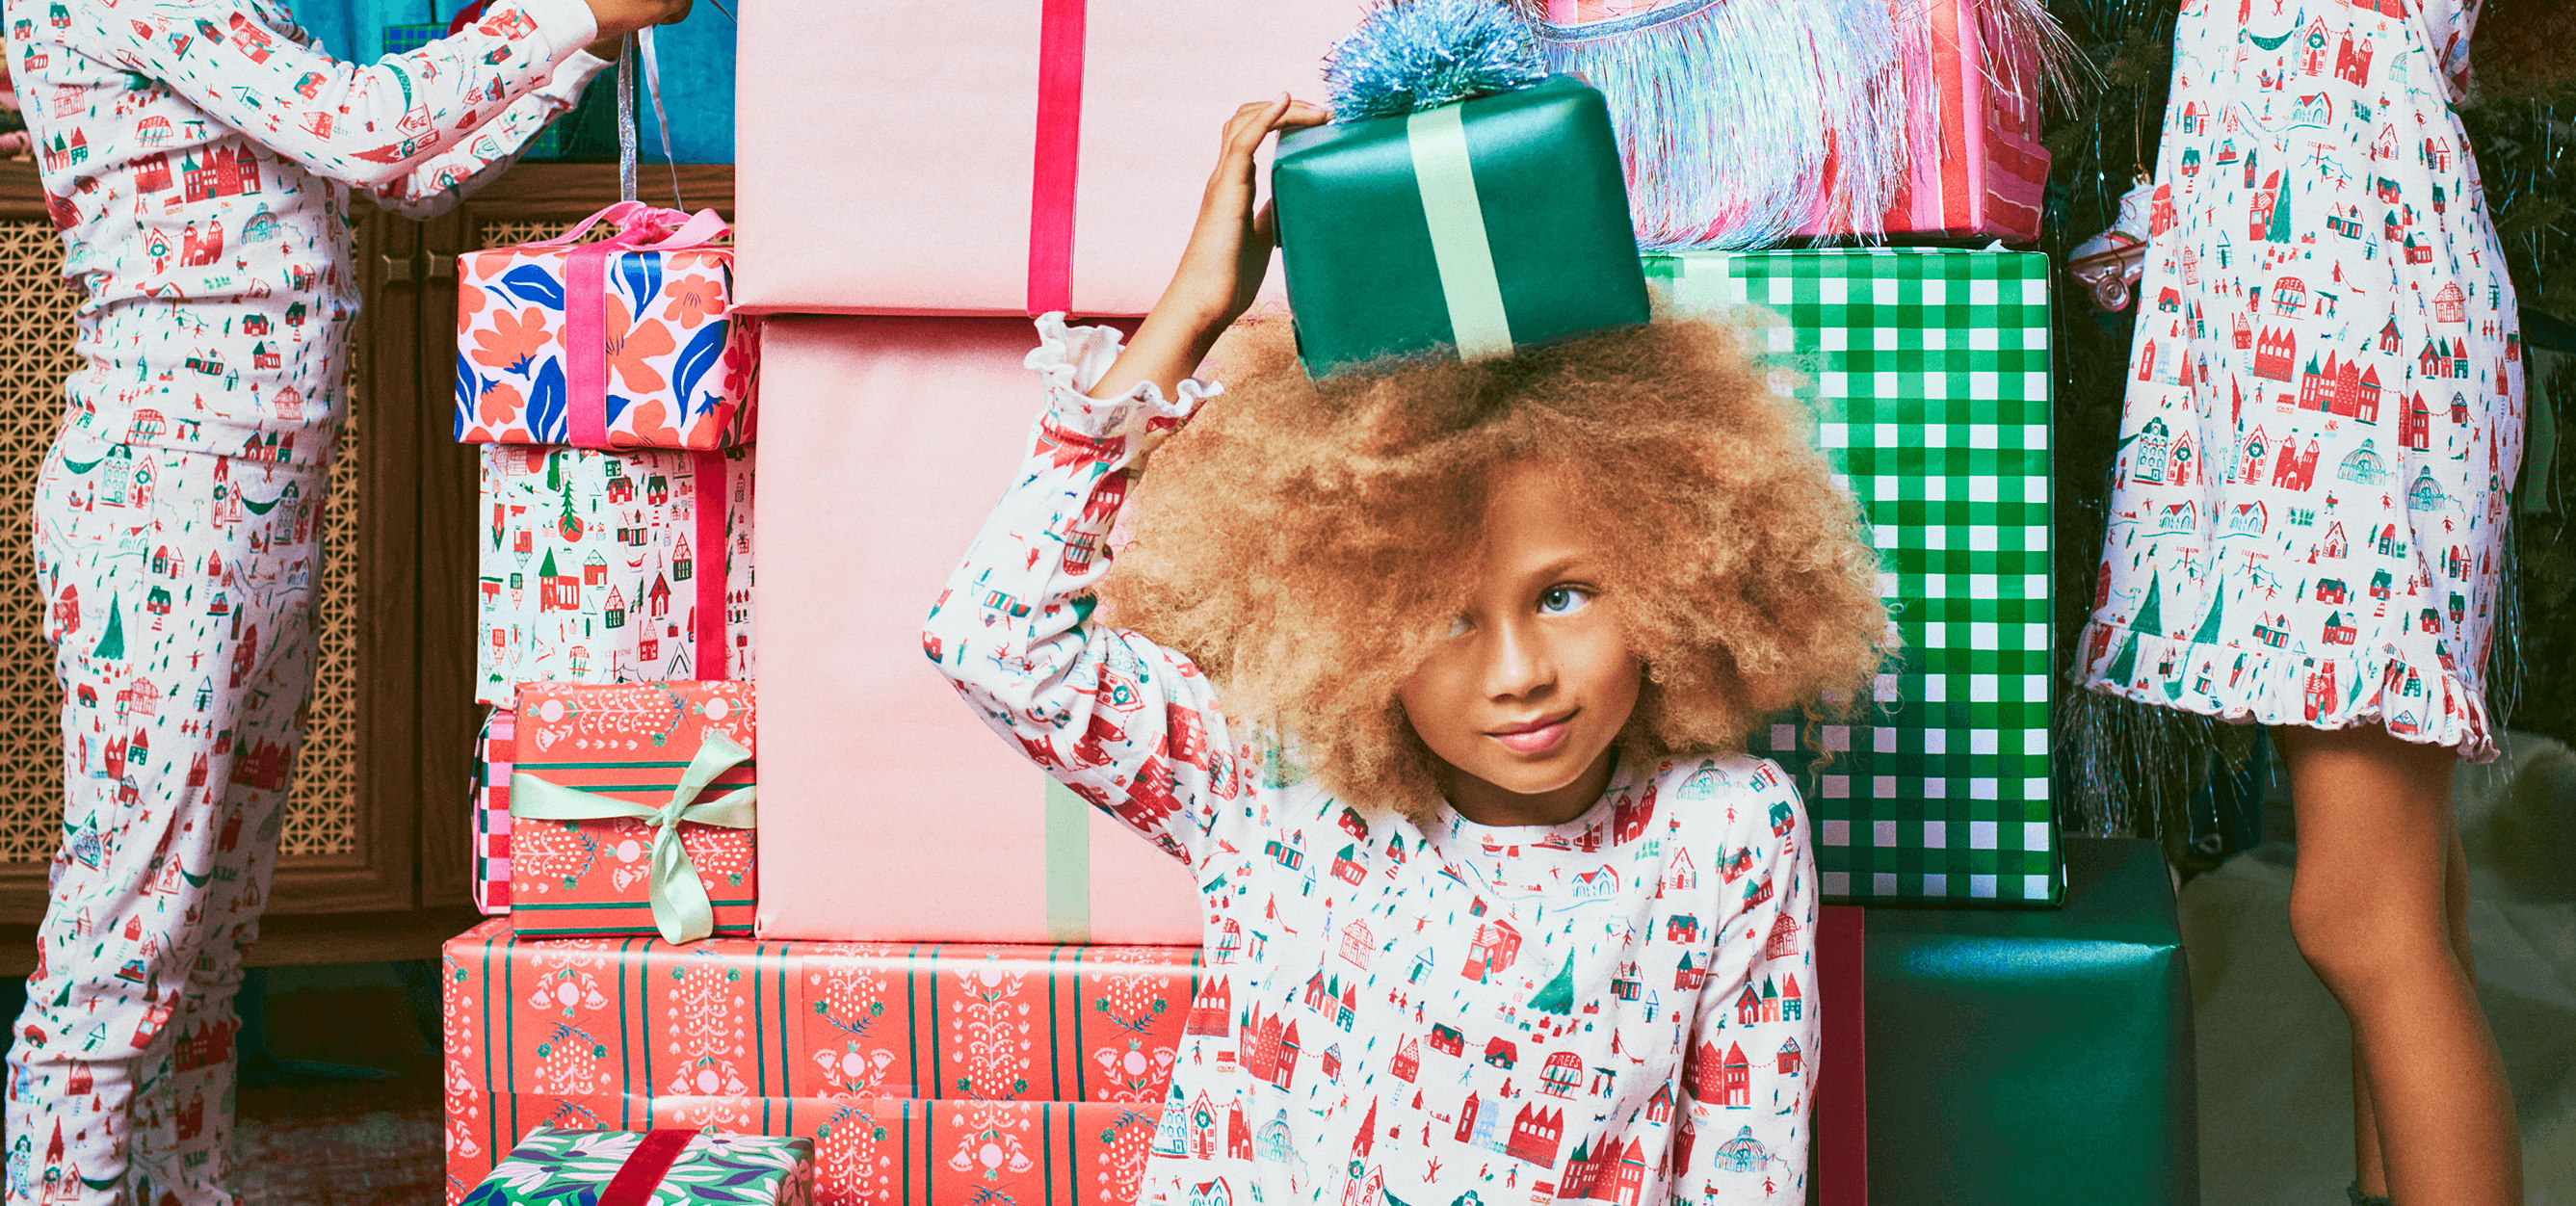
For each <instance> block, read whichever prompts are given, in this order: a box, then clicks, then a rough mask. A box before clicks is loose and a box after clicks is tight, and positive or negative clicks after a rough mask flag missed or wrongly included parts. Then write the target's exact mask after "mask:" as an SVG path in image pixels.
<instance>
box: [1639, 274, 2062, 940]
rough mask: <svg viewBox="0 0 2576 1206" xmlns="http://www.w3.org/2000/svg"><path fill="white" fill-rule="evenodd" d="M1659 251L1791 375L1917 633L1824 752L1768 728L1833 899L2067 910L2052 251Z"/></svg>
mask: <svg viewBox="0 0 2576 1206" xmlns="http://www.w3.org/2000/svg"><path fill="white" fill-rule="evenodd" d="M1645 263H1646V275H1647V277H1648V279H1649V281H1650V285H1651V288H1652V290H1653V291H1654V292H1655V293H1656V294H1657V295H1658V302H1659V303H1660V304H1662V305H1665V306H1668V307H1669V308H1670V310H1671V311H1672V312H1673V313H1676V314H1689V315H1704V316H1708V317H1713V318H1719V319H1721V320H1726V321H1734V322H1743V323H1749V324H1750V325H1751V330H1752V338H1753V339H1754V341H1755V350H1756V352H1757V354H1759V355H1761V356H1763V357H1765V358H1766V359H1769V360H1770V361H1772V362H1773V363H1774V364H1775V365H1777V366H1778V367H1781V368H1784V369H1788V370H1791V372H1790V375H1789V378H1788V379H1789V380H1794V381H1795V385H1794V388H1795V389H1796V390H1797V392H1798V393H1799V394H1800V395H1801V396H1803V397H1805V398H1807V399H1808V400H1809V401H1810V402H1811V403H1812V405H1813V406H1814V408H1815V411H1816V418H1817V433H1816V434H1817V443H1818V444H1819V445H1821V447H1822V449H1823V451H1824V454H1825V457H1826V459H1827V460H1828V461H1829V462H1831V463H1832V465H1833V469H1834V473H1835V476H1836V479H1837V480H1838V481H1840V482H1842V483H1843V484H1844V485H1845V486H1846V487H1847V488H1848V489H1850V490H1851V491H1852V492H1853V493H1854V494H1855V495H1856V496H1857V498H1858V499H1859V502H1860V507H1861V513H1862V517H1863V518H1864V519H1865V520H1866V521H1867V523H1868V524H1869V527H1870V536H1871V539H1872V541H1873V542H1874V543H1875V545H1876V547H1877V552H1878V557H1879V569H1880V574H1879V587H1880V594H1881V595H1882V596H1884V597H1885V598H1886V600H1887V603H1888V610H1889V612H1890V619H1891V620H1892V621H1893V623H1894V624H1895V626H1896V630H1897V634H1898V635H1899V636H1901V637H1902V639H1903V642H1904V643H1903V647H1902V649H1901V650H1899V651H1898V652H1897V653H1896V655H1895V656H1894V658H1892V659H1891V662H1890V664H1889V665H1888V666H1887V667H1885V669H1884V670H1883V672H1882V673H1881V674H1880V676H1879V678H1878V680H1877V683H1876V686H1875V689H1874V692H1873V694H1874V696H1875V698H1874V699H1873V700H1872V701H1870V704H1871V706H1870V707H1869V708H1868V709H1866V710H1864V711H1863V712H1861V713H1860V714H1858V715H1856V716H1855V717H1853V719H1852V722H1851V723H1849V724H1832V725H1823V726H1818V731H1817V733H1816V739H1817V741H1818V742H1819V744H1820V746H1821V748H1811V747H1810V746H1808V745H1807V744H1806V733H1805V729H1804V726H1802V725H1800V724H1799V723H1797V718H1795V717H1787V718H1783V719H1782V721H1781V722H1780V723H1778V724H1775V725H1773V726H1771V731H1770V732H1769V733H1768V734H1767V735H1765V734H1757V735H1756V737H1755V739H1754V742H1753V745H1754V749H1755V752H1757V753H1760V752H1767V753H1770V754H1771V755H1772V756H1773V757H1776V758H1778V759H1779V761H1780V763H1781V764H1782V766H1784V767H1785V768H1787V769H1789V770H1791V771H1793V772H1796V773H1797V774H1798V775H1799V776H1800V784H1799V785H1800V788H1801V789H1802V790H1803V792H1804V793H1805V796H1806V801H1807V812H1808V816H1809V818H1810V819H1811V821H1812V822H1813V824H1814V827H1815V832H1816V867H1817V872H1818V879H1819V886H1820V887H1821V888H1822V890H1823V893H1824V895H1825V897H1826V898H1827V899H1828V900H1832V901H1836V902H1848V903H1861V904H1878V903H1888V902H1898V901H1903V902H1916V903H1953V904H1967V905H1985V906H1998V905H2042V906H2045V905H2054V904H2056V903H2057V902H2058V901H2059V900H2060V899H2061V894H2062V892H2063V888H2064V874H2063V868H2064V863H2063V858H2062V855H2061V853H2060V851H2059V849H2058V840H2057V825H2056V818H2055V812H2054V808H2053V805H2052V803H2051V800H2050V792H2049V748H2048V718H2049V708H2050V703H2051V700H2052V698H2053V693H2054V690H2055V679H2054V676H2053V675H2052V674H2051V673H2050V662H2049V657H2050V633H2051V627H2052V625H2051V615H2052V612H2051V610H2050V607H2051V595H2050V590H2051V587H2050V577H2051V569H2052V566H2051V554H2050V551H2049V533H2050V530H2051V529H2050V523H2051V513H2050V499H2051V493H2050V480H2049V479H2050V470H2051V460H2050V458H2051V452H2050V448H2051V444H2052V441H2051V439H2050V398H2049V361H2048V357H2049V309H2048V307H2049V294H2048V280H2049V274H2048V257H2046V256H2044V255H2039V254H2036V253H2024V252H1999V251H1954V250H1942V249H1914V248H1905V249H1817V250H1805V251H1763V252H1684V253H1680V254H1675V255H1655V256H1649V257H1647V258H1646V261H1645ZM1766 737H1767V742H1766V740H1765V738H1766ZM1766 746H1767V748H1766ZM1819 755H1823V756H1825V757H1826V758H1828V759H1829V761H1828V762H1826V764H1825V765H1824V766H1823V767H1822V768H1821V769H1816V768H1815V767H1814V763H1815V760H1816V758H1817V757H1818V756H1819Z"/></svg>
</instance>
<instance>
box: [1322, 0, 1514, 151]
mask: <svg viewBox="0 0 2576 1206" xmlns="http://www.w3.org/2000/svg"><path fill="white" fill-rule="evenodd" d="M1546 77H1547V68H1546V67H1545V65H1543V64H1542V63H1541V62H1540V61H1539V53H1538V42H1537V39H1536V38H1535V37H1534V36H1533V35H1532V33H1531V31H1530V27H1529V23H1528V22H1526V21H1524V20H1522V19H1521V18H1520V16H1519V15H1518V14H1515V13H1513V12H1512V11H1510V10H1509V9H1507V8H1505V7H1504V6H1503V4H1502V3H1500V0H1379V4H1378V6H1377V7H1376V8H1374V9H1371V10H1370V11H1369V14H1368V16H1367V17H1365V18H1363V19H1361V21H1360V26H1359V28H1358V29H1355V30H1353V31H1351V36H1349V37H1347V38H1344V39H1342V40H1341V42H1340V43H1339V44H1337V45H1335V46H1334V47H1333V51H1332V54H1331V55H1330V56H1329V57H1328V58H1327V59H1326V60H1325V63H1324V82H1325V84H1326V85H1327V86H1329V87H1330V88H1331V89H1332V104H1333V120H1335V121H1359V120H1362V119H1365V118H1371V117H1393V116H1396V115H1398V114H1404V113H1416V112H1420V111H1421V110H1424V109H1429V108H1432V107H1434V106H1438V105H1445V104H1448V103H1450V102H1451V101H1460V100H1465V99H1467V98H1469V97H1473V96H1484V95H1487V94H1489V93H1494V92H1508V91H1510V90H1512V89H1514V88H1526V87H1528V86H1529V85H1531V84H1535V83H1537V82H1539V81H1540V80H1542V79H1545V78H1546Z"/></svg>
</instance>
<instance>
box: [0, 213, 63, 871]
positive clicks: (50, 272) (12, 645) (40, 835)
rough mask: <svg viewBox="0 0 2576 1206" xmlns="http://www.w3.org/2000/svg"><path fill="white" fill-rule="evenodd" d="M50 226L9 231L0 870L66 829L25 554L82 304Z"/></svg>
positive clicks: (57, 739) (3, 326) (0, 476)
mask: <svg viewBox="0 0 2576 1206" xmlns="http://www.w3.org/2000/svg"><path fill="white" fill-rule="evenodd" d="M62 263H63V243H62V239H61V237H60V236H58V235H56V234H55V233H54V228H53V225H52V224H51V223H47V222H0V515H5V516H6V517H7V518H6V519H5V520H0V522H5V523H6V524H7V525H8V528H7V536H6V539H0V861H8V862H39V863H40V862H45V861H48V860H50V859H52V858H53V856H54V848H55V847H56V846H57V845H58V844H60V842H61V838H62V823H63V735H62V734H63V729H62V723H63V722H62V702H63V692H62V688H61V686H60V685H58V684H57V683H56V682H55V681H54V654H53V648H52V646H49V645H47V644H45V633H44V616H45V602H44V596H43V593H42V592H41V591H39V590H37V589H36V574H35V561H34V557H33V555H32V554H31V553H30V552H29V550H28V547H27V541H28V528H27V515H28V507H29V506H30V504H31V503H32V501H33V500H34V498H35V494H36V470H37V468H38V467H39V466H41V465H43V464H44V461H45V451H46V450H47V449H48V448H51V447H52V446H53V442H54V432H55V431H56V430H57V429H58V428H60V427H61V426H62V421H63V378H65V377H68V376H70V375H71V371H72V366H73V365H75V364H77V363H78V358H77V357H75V356H74V355H73V354H72V293H71V291H70V290H69V289H66V288H64V287H63V277H62Z"/></svg>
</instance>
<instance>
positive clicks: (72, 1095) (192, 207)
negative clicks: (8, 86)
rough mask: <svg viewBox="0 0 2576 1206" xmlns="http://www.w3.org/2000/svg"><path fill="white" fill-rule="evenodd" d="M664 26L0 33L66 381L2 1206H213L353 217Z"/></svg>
mask: <svg viewBox="0 0 2576 1206" xmlns="http://www.w3.org/2000/svg"><path fill="white" fill-rule="evenodd" d="M687 8H688V4H687V0H513V2H511V3H508V4H504V5H500V6H496V7H494V8H492V9H491V10H490V11H488V12H487V13H486V14H484V16H483V19H482V20H481V21H480V22H479V23H478V24H476V25H474V26H472V27H471V28H468V29H465V30H463V31H461V32H459V33H457V34H456V35H454V36H451V37H448V38H446V39H443V40H441V41H438V42H435V43H432V44H430V45H428V46H425V47H422V48H421V49H419V50H417V51H413V52H411V53H408V54H404V55H400V56H394V57H389V58H387V59H385V60H383V61H382V62H379V63H377V64H375V65H373V66H368V67H358V66H352V65H349V64H344V63H340V62H336V61H334V60H332V59H330V58H329V57H328V56H326V55H323V54H321V53H320V52H319V51H318V50H317V49H315V48H313V47H311V46H309V45H308V42H309V41H310V39H309V38H308V37H307V36H306V35H305V34H304V33H303V31H302V30H300V29H298V28H297V27H296V26H295V24H294V23H293V21H292V20H291V19H290V17H289V16H288V15H287V13H286V12H285V10H284V8H283V7H282V5H280V4H279V3H276V2H275V0H124V2H123V3H121V4H120V3H110V2H108V0H59V2H56V0H48V2H45V3H38V2H37V0H5V4H0V12H5V17H6V21H7V31H8V44H9V50H10V54H11V56H12V62H11V66H12V67H13V68H14V69H15V75H16V80H17V83H18V88H19V95H20V98H21V100H22V102H23V103H24V106H25V112H26V116H27V120H28V124H29V128H30V130H31V131H32V132H33V133H34V134H35V137H36V141H37V142H38V143H39V144H40V145H41V147H42V148H43V151H42V153H41V165H40V167H41V171H42V173H43V178H44V183H45V191H46V201H47V207H48V210H49V212H50V213H51V215H52V217H53V220H54V223H55V225H57V226H58V227H60V228H61V229H62V231H63V241H64V248H65V251H64V264H63V271H64V274H65V275H66V276H67V277H70V278H71V279H72V280H73V281H75V282H77V283H78V284H79V286H80V287H81V289H82V294H83V297H82V302H81V305H80V308H79V312H78V327H79V334H78V338H79V350H80V353H81V356H82V360H83V364H82V366H81V368H80V369H79V370H78V371H76V372H75V373H73V375H72V377H71V379H70V381H69V382H68V383H67V386H66V391H65V392H66V394H67V395H68V397H67V409H68V411H69V415H68V421H67V423H66V426H65V429H64V431H63V433H62V435H61V436H60V438H59V439H58V440H57V441H56V443H55V445H54V448H53V450H52V452H51V454H50V455H49V456H48V457H47V458H46V461H45V464H44V468H43V470H42V472H41V474H40V476H39V479H38V485H37V490H36V501H35V541H34V543H35V556H36V568H37V580H38V582H39V583H40V584H41V587H42V589H43V590H44V591H45V596H46V599H47V604H48V607H47V613H46V630H45V631H46V636H47V637H48V638H49V639H51V640H52V641H53V642H54V645H55V658H56V661H55V666H56V673H57V674H58V676H59V677H60V678H61V680H62V685H63V692H64V707H63V741H64V763H65V765H64V779H65V782H64V817H63V821H64V836H63V845H62V849H61V851H60V852H59V853H58V854H57V855H56V856H55V859H54V864H53V873H52V892H51V901H50V903H49V906H48V909H47V913H46V917H45V922H44V926H43V929H42V930H41V932H40V934H39V937H38V943H37V955H36V957H37V965H36V973H35V975H34V976H33V977H32V978H31V979H30V980H29V981H28V985H27V990H28V995H27V1008H26V1012H25V1014H24V1015H23V1016H22V1017H21V1018H19V1020H18V1025H17V1028H16V1031H15V1032H14V1034H13V1036H12V1037H13V1039H14V1042H13V1045H12V1046H11V1049H10V1052H9V1079H8V1132H7V1133H8V1156H7V1173H6V1182H7V1184H6V1190H7V1200H8V1201H9V1202H11V1203H19V1202H35V1201H42V1202H47V1203H53V1202H79V1203H90V1202H96V1203H111V1202H112V1203H137V1204H144V1206H165V1204H170V1206H175V1204H178V1203H224V1202H229V1201H231V1200H232V1199H231V1195H230V1193H229V1192H228V1191H227V1190H226V1189H225V1188H224V1183H225V1180H226V1173H227V1163H228V1160H227V1154H226V1148H227V1146H228V1143H229V1140H230V1131H231V1113H232V1064H231V1057H232V1033H233V1029H234V1026H235V1020H234V1017H233V1013H232V996H233V992H234V989H235V988H236V987H237V986H238V985H239V984H240V982H241V951H242V949H243V948H244V947H246V946H247V945H249V944H250V943H251V942H252V941H253V940H254V939H256V937H257V935H258V920H259V913H260V909H261V906H262V904H263V902H264V901H265V898H266V895H267V891H268V877H269V872H270V870H271V868H272V866H273V865H274V863H275V861H276V842H277V833H278V828H279V821H280V817H279V812H278V809H279V806H280V804H281V803H282V802H283V800H284V798H285V795H286V786H287V780H288V776H289V774H290V772H291V770H292V768H293V766H294V763H295V753H296V747H297V743H298V741H299V739H300V737H301V735H302V726H301V725H300V724H299V723H298V719H297V711H298V710H299V709H300V708H301V707H302V706H303V704H304V697H305V691H306V689H307V688H308V687H309V686H310V685H311V682H312V677H313V655H314V647H313V631H312V620H311V604H312V587H313V580H314V577H315V574H316V571H317V569H318V567H319V562H320V549H319V546H318V544H317V541H316V529H317V528H318V527H319V522H320V516H321V511H322V495H323V488H324V485H325V481H326V479H325V472H326V470H327V467H328V465H329V463H330V458H331V452H332V445H333V443H334V441H335V438H336V436H337V434H338V428H339V409H340V404H341V398H342V388H343V381H344V378H345V376H346V374H347V365H348V360H347V356H346V351H347V344H348V324H349V322H350V320H351V319H352V318H353V317H354V316H355V314H356V310H357V301H358V299H357V294H356V290H355V278H354V276H353V274H352V273H351V271H350V267H349V253H348V248H349V209H348V206H349V193H350V189H351V187H352V186H355V187H359V188H364V189H366V190H368V191H369V192H370V193H372V194H373V195H374V196H375V198H376V199H377V201H378V203H379V204H381V205H383V206H385V207H386V208H388V209H392V210H395V211H397V212H401V213H406V214H411V215H415V216H418V215H425V214H427V213H429V212H433V211H434V210H436V209H438V208H441V207H443V206H444V205H446V204H451V203H452V202H453V200H454V199H455V198H456V197H458V196H460V195H462V193H463V192H464V191H466V190H468V189H471V188H473V187H474V186H475V185H477V184H479V183H480V182H482V181H483V180H485V179H488V178H490V177H491V176H494V175H497V174H498V173H499V172H501V171H502V170H504V169H506V168H507V167H508V166H509V163H510V162H511V160H512V159H513V158H514V157H515V156H516V154H517V152H518V150H519V148H520V147H521V146H523V145H524V144H525V143H526V142H527V140H528V139H529V138H530V137H532V136H534V135H535V134H536V133H537V132H538V131H539V130H540V129H542V128H543V127H544V125H545V122H546V121H547V120H548V119H549V118H551V117H553V116H554V115H556V114H559V113H561V112H563V111H565V110H567V109H569V108H570V107H571V105H572V103H573V101H574V100H575V99H577V98H578V96H579V94H580V90H581V88H582V86H583V85H585V84H587V83H588V82H589V80H590V79H591V77H592V76H594V75H596V74H597V73H598V71H599V70H600V68H601V67H602V66H603V63H602V61H601V60H600V59H599V58H598V57H596V56H595V55H590V54H585V53H583V51H584V47H585V46H586V45H588V46H592V47H594V48H596V49H599V50H602V51H605V52H608V53H614V51H613V47H614V46H615V44H616V41H615V40H616V39H620V38H622V37H623V36H624V35H625V34H627V33H629V32H632V31H634V30H636V29H639V28H642V27H644V26H645V25H648V24H652V23H654V22H657V21H662V20H677V19H678V18H679V17H681V16H683V15H685V14H686V11H687Z"/></svg>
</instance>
